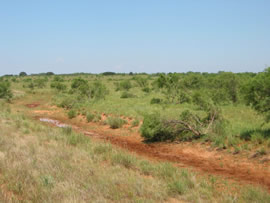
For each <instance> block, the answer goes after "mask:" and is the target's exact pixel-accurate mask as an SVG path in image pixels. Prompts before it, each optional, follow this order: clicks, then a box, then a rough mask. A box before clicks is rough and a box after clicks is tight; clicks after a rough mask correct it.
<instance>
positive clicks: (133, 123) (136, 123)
mask: <svg viewBox="0 0 270 203" xmlns="http://www.w3.org/2000/svg"><path fill="white" fill-rule="evenodd" d="M139 124H140V121H139V120H138V119H135V120H133V121H132V123H131V126H132V127H136V126H138V125H139Z"/></svg>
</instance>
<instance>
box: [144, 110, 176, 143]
mask: <svg viewBox="0 0 270 203" xmlns="http://www.w3.org/2000/svg"><path fill="white" fill-rule="evenodd" d="M140 131H141V135H142V137H144V138H145V139H146V140H148V141H164V140H168V139H172V137H173V136H174V135H173V134H174V133H173V132H172V129H170V128H167V127H166V126H164V125H163V122H162V120H161V117H160V114H157V113H154V114H147V115H145V116H144V120H143V124H142V126H141V128H140Z"/></svg>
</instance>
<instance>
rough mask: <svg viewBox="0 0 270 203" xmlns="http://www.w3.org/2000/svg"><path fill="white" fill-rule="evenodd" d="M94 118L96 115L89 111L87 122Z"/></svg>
mask: <svg viewBox="0 0 270 203" xmlns="http://www.w3.org/2000/svg"><path fill="white" fill-rule="evenodd" d="M94 118H95V115H94V114H92V113H88V114H87V115H86V120H87V122H91V121H93V120H94Z"/></svg>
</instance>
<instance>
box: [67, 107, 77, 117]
mask: <svg viewBox="0 0 270 203" xmlns="http://www.w3.org/2000/svg"><path fill="white" fill-rule="evenodd" d="M76 115H77V113H76V111H75V110H74V109H71V110H70V111H69V112H68V118H69V119H72V118H75V117H76Z"/></svg>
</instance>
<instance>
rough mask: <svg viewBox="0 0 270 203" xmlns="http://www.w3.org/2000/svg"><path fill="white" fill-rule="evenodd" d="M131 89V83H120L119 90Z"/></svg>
mask: <svg viewBox="0 0 270 203" xmlns="http://www.w3.org/2000/svg"><path fill="white" fill-rule="evenodd" d="M130 88H132V85H131V82H130V81H129V80H123V81H121V82H120V89H121V90H126V91H128V90H129V89H130Z"/></svg>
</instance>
